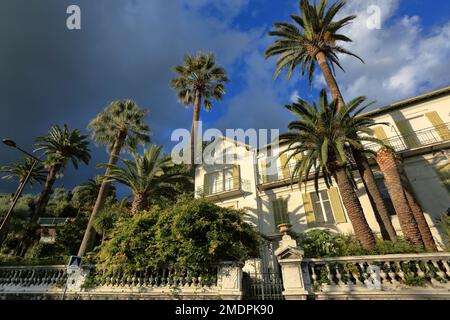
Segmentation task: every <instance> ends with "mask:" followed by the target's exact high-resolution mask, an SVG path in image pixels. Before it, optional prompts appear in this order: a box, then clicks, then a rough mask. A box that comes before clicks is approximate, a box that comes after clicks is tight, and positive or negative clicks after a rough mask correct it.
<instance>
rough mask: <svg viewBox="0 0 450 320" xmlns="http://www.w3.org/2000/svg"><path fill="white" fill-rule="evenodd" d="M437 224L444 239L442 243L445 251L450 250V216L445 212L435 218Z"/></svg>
mask: <svg viewBox="0 0 450 320" xmlns="http://www.w3.org/2000/svg"><path fill="white" fill-rule="evenodd" d="M437 225H438V226H439V228H440V229H441V230H442V237H443V239H444V245H445V247H446V249H447V251H449V252H450V216H449V215H447V214H444V215H442V216H441V217H440V218H439V219H438V220H437Z"/></svg>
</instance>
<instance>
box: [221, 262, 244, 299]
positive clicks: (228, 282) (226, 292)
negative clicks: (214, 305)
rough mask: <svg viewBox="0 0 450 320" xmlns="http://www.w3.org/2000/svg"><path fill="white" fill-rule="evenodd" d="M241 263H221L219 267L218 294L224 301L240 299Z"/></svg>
mask: <svg viewBox="0 0 450 320" xmlns="http://www.w3.org/2000/svg"><path fill="white" fill-rule="evenodd" d="M243 266H244V264H243V263H236V262H223V263H221V264H220V266H219V272H218V275H217V276H218V277H217V285H218V287H219V294H220V296H221V297H222V299H224V300H240V299H242V267H243Z"/></svg>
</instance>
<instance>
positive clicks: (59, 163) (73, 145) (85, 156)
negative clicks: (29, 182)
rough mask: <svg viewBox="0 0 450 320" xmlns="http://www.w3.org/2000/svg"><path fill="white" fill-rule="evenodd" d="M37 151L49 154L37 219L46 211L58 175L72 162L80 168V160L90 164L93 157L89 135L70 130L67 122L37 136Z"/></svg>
mask: <svg viewBox="0 0 450 320" xmlns="http://www.w3.org/2000/svg"><path fill="white" fill-rule="evenodd" d="M36 146H37V149H36V151H41V150H43V151H44V154H45V155H47V160H46V161H45V166H46V167H47V169H48V174H47V178H46V180H45V185H44V189H43V190H42V192H41V193H40V195H39V198H38V200H37V203H36V210H35V213H34V217H33V220H36V219H37V218H38V217H39V216H40V215H42V214H43V213H44V212H45V208H46V207H47V204H48V201H49V199H50V196H51V194H52V192H53V190H52V188H53V184H54V183H55V181H56V178H57V177H58V175H60V174H62V171H63V170H64V169H65V167H66V166H67V163H68V162H69V161H71V162H72V164H73V166H74V167H75V169H78V163H79V161H81V162H83V163H85V164H89V160H90V159H91V156H90V150H89V141H87V135H84V134H81V132H80V130H78V129H75V130H73V131H70V130H69V128H68V127H67V124H64V126H63V127H60V126H58V125H55V126H52V127H51V128H50V130H49V133H48V135H46V136H41V137H37V138H36Z"/></svg>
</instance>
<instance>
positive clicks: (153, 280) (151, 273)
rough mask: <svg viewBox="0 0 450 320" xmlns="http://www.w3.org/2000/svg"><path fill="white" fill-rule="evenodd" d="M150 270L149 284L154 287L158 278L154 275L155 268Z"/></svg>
mask: <svg viewBox="0 0 450 320" xmlns="http://www.w3.org/2000/svg"><path fill="white" fill-rule="evenodd" d="M148 272H149V277H148V284H149V286H150V287H153V286H154V285H155V284H156V283H157V282H156V281H157V278H156V277H153V275H154V272H153V269H149V270H148Z"/></svg>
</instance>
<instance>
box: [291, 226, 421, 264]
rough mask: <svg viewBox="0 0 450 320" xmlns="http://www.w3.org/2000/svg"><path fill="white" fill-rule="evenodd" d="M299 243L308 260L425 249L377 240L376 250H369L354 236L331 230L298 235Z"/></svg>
mask: <svg viewBox="0 0 450 320" xmlns="http://www.w3.org/2000/svg"><path fill="white" fill-rule="evenodd" d="M297 241H298V245H299V247H300V248H302V249H303V250H304V251H305V257H306V258H323V257H339V256H360V255H384V254H401V253H418V252H423V248H419V247H415V246H414V245H412V244H411V243H409V242H408V241H406V240H404V239H402V238H398V239H397V241H395V242H393V241H384V240H381V239H377V241H376V244H375V248H374V249H372V250H367V249H365V248H363V247H362V245H361V244H360V243H359V242H358V240H356V238H355V236H354V235H343V234H335V233H332V232H330V231H329V230H312V231H309V232H307V233H303V234H300V235H297Z"/></svg>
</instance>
